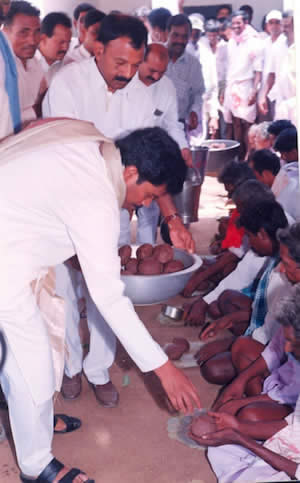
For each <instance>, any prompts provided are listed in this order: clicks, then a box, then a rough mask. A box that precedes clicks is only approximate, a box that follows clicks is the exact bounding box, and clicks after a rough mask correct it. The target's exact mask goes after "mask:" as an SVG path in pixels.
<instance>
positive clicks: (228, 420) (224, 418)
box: [207, 411, 239, 431]
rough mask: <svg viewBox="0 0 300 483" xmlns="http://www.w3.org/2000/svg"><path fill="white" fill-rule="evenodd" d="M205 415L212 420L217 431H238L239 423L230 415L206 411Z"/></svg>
mask: <svg viewBox="0 0 300 483" xmlns="http://www.w3.org/2000/svg"><path fill="white" fill-rule="evenodd" d="M207 414H208V415H209V416H211V417H213V418H214V420H215V423H216V426H217V429H218V431H220V430H222V429H227V428H231V429H236V430H239V422H238V420H237V418H235V417H234V416H232V415H231V414H227V413H214V412H213V411H208V413H207Z"/></svg>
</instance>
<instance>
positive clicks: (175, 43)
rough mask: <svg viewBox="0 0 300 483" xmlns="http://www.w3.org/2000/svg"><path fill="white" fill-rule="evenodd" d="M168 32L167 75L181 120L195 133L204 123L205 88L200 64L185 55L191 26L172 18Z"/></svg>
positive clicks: (178, 17)
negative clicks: (199, 125)
mask: <svg viewBox="0 0 300 483" xmlns="http://www.w3.org/2000/svg"><path fill="white" fill-rule="evenodd" d="M167 28H168V32H169V35H168V42H167V46H168V51H169V58H170V60H169V64H168V68H167V71H166V75H167V76H168V77H169V78H170V79H171V80H172V81H173V84H174V86H175V89H176V93H177V102H178V115H179V120H180V121H181V122H182V123H185V124H186V127H187V129H189V130H192V129H196V128H197V126H198V123H199V122H201V120H202V96H203V93H204V90H205V86H204V81H203V75H202V69H201V65H200V63H199V61H198V60H197V59H196V58H195V57H194V56H192V55H191V54H189V53H188V52H186V46H187V44H188V41H189V37H190V35H191V31H192V25H191V22H190V20H189V19H188V17H186V16H185V15H183V14H179V15H174V16H173V17H170V18H169V20H168V24H167Z"/></svg>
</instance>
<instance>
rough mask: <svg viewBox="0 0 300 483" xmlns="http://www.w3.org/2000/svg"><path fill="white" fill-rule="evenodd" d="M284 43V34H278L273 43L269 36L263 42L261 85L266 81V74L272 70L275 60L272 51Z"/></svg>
mask: <svg viewBox="0 0 300 483" xmlns="http://www.w3.org/2000/svg"><path fill="white" fill-rule="evenodd" d="M285 43H286V36H285V35H284V34H280V35H279V37H278V38H277V39H276V40H275V42H272V39H271V37H270V35H269V36H268V37H267V38H266V39H265V40H264V41H263V75H262V82H263V83H264V82H265V81H266V80H267V77H268V74H269V73H270V72H271V70H272V69H273V67H274V62H275V61H276V59H273V50H274V49H275V50H276V49H277V47H278V46H280V45H284V44H285ZM279 48H280V47H279Z"/></svg>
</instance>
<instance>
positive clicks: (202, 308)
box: [183, 297, 208, 326]
mask: <svg viewBox="0 0 300 483" xmlns="http://www.w3.org/2000/svg"><path fill="white" fill-rule="evenodd" d="M183 309H184V316H183V318H184V320H185V323H186V325H197V326H198V325H203V324H204V322H205V316H206V312H207V310H208V304H207V303H206V302H205V301H204V300H203V298H202V297H199V298H198V299H197V300H196V302H194V303H192V304H184V306H183Z"/></svg>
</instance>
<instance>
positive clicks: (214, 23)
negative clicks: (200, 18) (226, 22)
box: [205, 18, 221, 32]
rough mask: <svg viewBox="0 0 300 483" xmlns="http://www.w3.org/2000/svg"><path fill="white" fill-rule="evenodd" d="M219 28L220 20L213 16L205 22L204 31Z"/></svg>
mask: <svg viewBox="0 0 300 483" xmlns="http://www.w3.org/2000/svg"><path fill="white" fill-rule="evenodd" d="M220 28H221V22H219V21H218V20H216V19H214V18H210V19H209V20H207V22H205V32H219V31H220Z"/></svg>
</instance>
